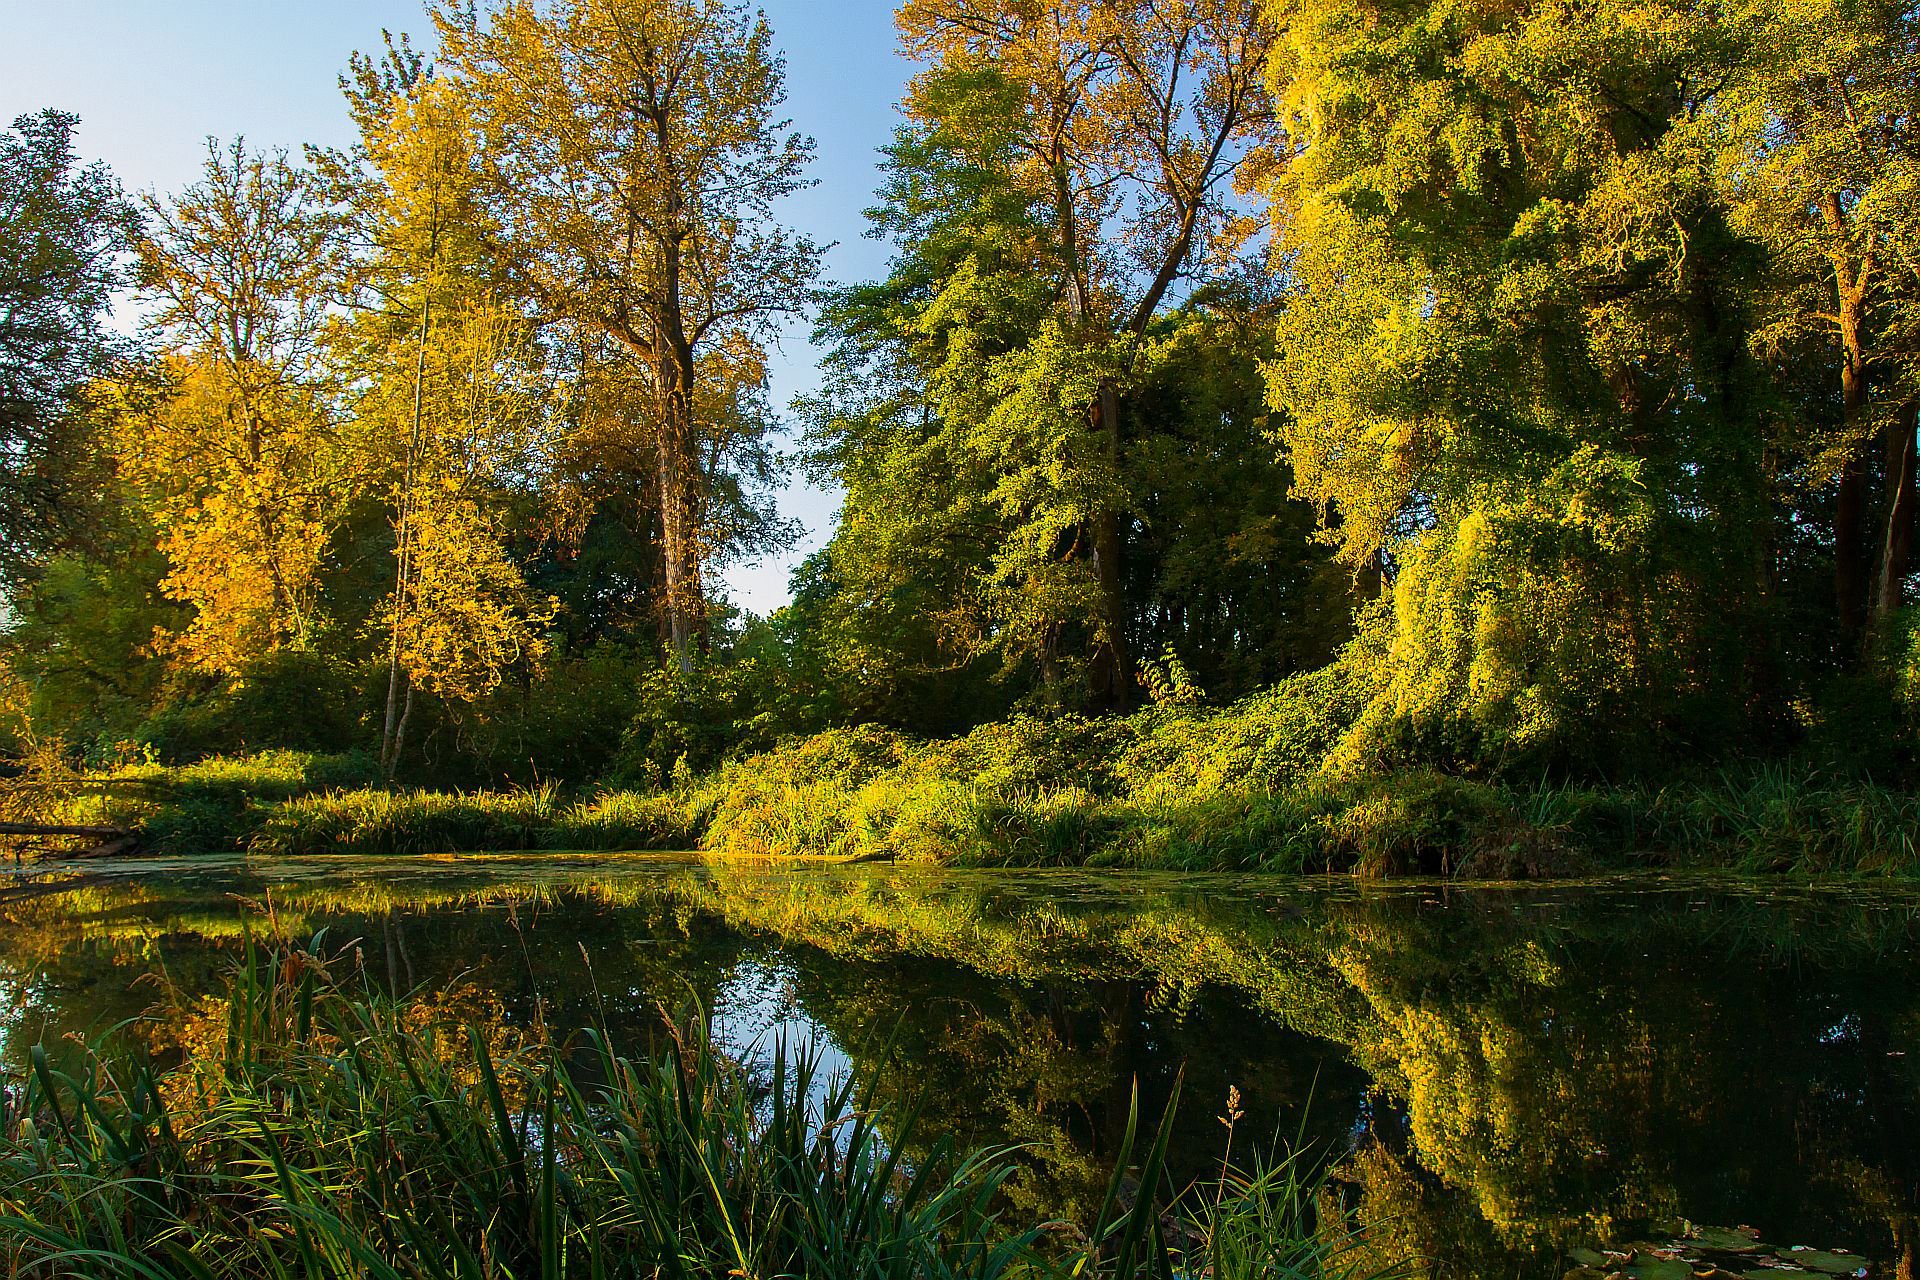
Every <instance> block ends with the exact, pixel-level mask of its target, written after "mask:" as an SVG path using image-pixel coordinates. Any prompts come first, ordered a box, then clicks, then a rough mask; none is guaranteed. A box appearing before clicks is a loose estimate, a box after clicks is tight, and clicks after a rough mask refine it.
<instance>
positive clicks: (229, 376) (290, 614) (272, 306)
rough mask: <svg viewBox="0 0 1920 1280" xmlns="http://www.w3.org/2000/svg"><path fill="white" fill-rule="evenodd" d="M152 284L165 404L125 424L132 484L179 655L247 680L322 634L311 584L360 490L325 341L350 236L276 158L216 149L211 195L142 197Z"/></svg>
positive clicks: (210, 156)
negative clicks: (348, 499)
mask: <svg viewBox="0 0 1920 1280" xmlns="http://www.w3.org/2000/svg"><path fill="white" fill-rule="evenodd" d="M140 203H141V207H142V214H143V222H144V225H143V227H142V230H141V234H140V237H139V239H138V241H137V248H138V251H139V260H140V280H141V284H142V286H143V290H144V293H145V296H146V298H147V299H148V300H149V301H150V302H151V303H153V304H154V310H153V312H152V314H151V316H150V320H149V323H150V325H151V327H152V328H153V330H154V331H155V332H157V333H158V334H159V335H160V336H161V338H162V340H163V341H164V342H165V343H166V344H167V347H168V353H167V355H166V356H165V358H164V360H163V361H162V365H161V370H162V378H161V381H162V384H163V388H164V389H163V391H162V393H161V394H160V395H158V396H143V397H140V398H139V400H138V402H137V403H136V402H135V401H134V400H133V399H132V398H128V400H127V401H126V403H125V404H124V405H123V406H122V408H123V412H121V413H119V414H118V415H117V421H118V424H119V430H118V432H117V452H118V456H119V462H120V465H121V468H122V471H123V473H124V475H125V476H126V478H127V479H128V480H129V482H130V483H131V484H132V486H133V487H134V489H135V491H136V492H138V493H139V494H141V495H142V496H143V498H144V499H145V500H146V503H147V504H148V506H149V507H150V510H151V514H152V519H153V521H154V524H155V526H156V528H157V529H158V531H159V534H160V540H161V547H162V549H163V550H164V551H165V552H166V555H167V558H168V562H169V565H170V572H169V574H168V575H167V578H166V580H165V582H164V583H163V586H164V587H165V589H166V591H167V593H168V594H169V595H171V596H173V597H174V598H175V599H178V600H181V601H184V602H186V603H188V604H190V605H192V606H193V609H194V615H193V620H192V622H191V623H190V624H189V625H188V627H187V628H186V630H185V631H184V632H183V633H181V634H180V635H178V636H175V637H172V638H171V640H170V644H171V645H172V647H173V648H174V649H175V651H176V652H177V653H178V654H179V655H180V656H181V657H182V658H183V659H185V660H186V661H187V662H188V663H190V664H191V665H192V666H193V667H195V668H198V669H200V670H203V671H208V672H214V673H220V674H226V675H238V674H240V673H241V672H242V671H244V670H245V668H246V666H247V664H248V663H249V662H250V661H251V660H253V659H255V658H258V657H260V656H263V655H264V654H267V653H270V652H272V651H274V650H277V649H280V648H283V647H286V646H301V645H304V644H305V643H307V641H308V640H309V639H310V638H311V636H312V633H313V630H314V627H315V625H316V621H317V618H316V607H315V605H316V601H315V596H316V590H317V574H318V569H319V565H320V559H321V555H322V553H323V551H324V549H325V546H326V542H327V538H328V536H329V533H330V531H331V529H332V528H333V526H334V524H335V522H336V521H337V519H338V517H339V514H340V512H341V510H342V506H343V503H344V501H345V496H346V494H347V493H348V492H349V490H350V488H351V486H350V484H348V483H347V482H346V477H345V475H344V474H343V470H342V469H343V467H344V466H345V465H346V460H345V458H344V456H343V454H342V452H341V451H340V450H339V449H338V448H337V447H336V439H335V433H334V424H333V421H332V414H331V405H330V403H329V396H328V394H327V389H326V386H325V381H324V378H323V376H322V375H321V373H320V372H319V370H318V368H317V365H316V361H315V351H316V340H317V337H318V334H319V331H320V328H321V326H322V323H323V321H324V318H325V313H326V309H327V304H328V301H329V299H330V298H331V297H332V295H333V291H334V288H335V282H336V281H337V279H338V269H339V266H340V262H341V252H342V251H341V247H340V241H339V238H338V235H337V232H338V222H337V220H336V218H335V217H334V216H333V214H332V212H331V211H330V210H329V209H328V208H327V207H326V206H325V205H324V203H323V202H321V201H320V200H319V199H318V198H317V196H316V194H315V192H314V189H313V187H312V184H311V181H310V179H309V177H308V175H307V174H306V173H305V172H303V171H302V170H300V169H297V168H295V167H294V166H293V165H291V164H289V163H288V161H287V158H286V156H285V155H284V154H281V153H278V152H268V153H260V152H252V151H249V150H248V149H247V147H246V145H245V143H244V142H242V141H238V140H236V141H235V142H233V143H232V144H230V145H227V146H220V145H217V144H214V143H212V142H209V144H208V152H207V160H206V164H205V167H204V170H203V173H202V177H201V180H200V181H199V182H198V183H197V184H195V185H194V186H192V187H190V188H188V189H187V191H185V192H184V193H182V194H181V195H180V196H179V197H178V198H177V199H175V200H167V199H165V198H163V197H161V196H159V195H157V194H153V193H149V194H147V195H146V196H144V197H143V198H142V199H141V202H140Z"/></svg>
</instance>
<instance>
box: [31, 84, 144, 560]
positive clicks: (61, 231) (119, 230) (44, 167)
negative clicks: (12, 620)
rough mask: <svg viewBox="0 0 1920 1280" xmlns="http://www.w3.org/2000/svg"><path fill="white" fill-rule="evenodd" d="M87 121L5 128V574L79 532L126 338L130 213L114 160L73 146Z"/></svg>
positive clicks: (55, 117)
mask: <svg viewBox="0 0 1920 1280" xmlns="http://www.w3.org/2000/svg"><path fill="white" fill-rule="evenodd" d="M78 124H79V120H78V119H77V118H76V117H74V116H72V115H69V114H67V113H65V112H60V111H52V110H48V111H42V112H40V113H38V114H36V115H23V116H20V117H18V118H17V119H15V120H14V122H13V126H12V127H11V128H10V129H7V130H5V131H3V132H0V192H5V195H4V196H0V315H4V316H5V320H4V322H0V570H4V575H5V580H6V583H7V592H6V594H7V595H8V596H9V597H11V596H12V595H13V592H14V588H15V587H16V586H17V584H18V580H19V577H20V575H21V574H22V571H23V570H24V569H26V568H27V567H28V566H29V565H30V564H32V563H33V561H34V560H36V559H37V558H38V557H40V556H43V555H45V554H47V553H49V552H51V551H57V550H60V549H61V548H62V544H63V543H65V542H67V541H69V540H70V539H71V538H72V537H73V535H74V534H76V533H77V532H79V531H80V528H81V526H82V525H83V524H84V519H85V515H86V510H85V508H86V507H87V506H88V505H90V501H89V500H90V498H91V495H90V494H89V493H88V492H87V485H88V483H89V482H91V481H97V479H98V477H97V475H96V474H95V473H94V468H93V467H92V466H90V465H89V460H88V452H89V450H88V448H87V446H88V445H89V444H90V443H91V433H90V431H89V430H88V424H87V422H86V418H85V414H84V413H83V411H82V410H83V405H82V401H83V397H84V393H85V390H86V388H87V386H88V385H89V384H90V383H91V382H92V381H93V380H94V379H96V378H99V377H101V376H102V375H103V374H105V373H106V372H107V371H108V368H109V367H110V365H111V362H112V360H113V358H114V356H115V355H116V354H117V353H118V349H119V347H120V345H121V344H119V343H117V342H116V341H115V340H114V339H113V337H112V336H111V334H110V333H109V332H108V330H107V327H106V318H107V311H108V307H109V303H110V298H111V295H112V293H113V290H114V289H116V288H118V287H120V286H121V285H122V284H123V283H124V271H123V266H124V264H123V261H122V257H123V254H124V251H125V248H126V244H127V239H128V230H129V222H130V213H131V210H130V209H129V207H128V206H127V204H126V202H125V200H124V199H123V198H122V196H121V194H120V189H119V185H118V184H117V183H116V182H115V181H114V179H113V175H112V174H111V173H109V172H108V171H107V169H106V166H105V165H102V164H98V163H95V164H90V165H82V164H81V163H80V162H79V160H78V158H77V157H76V156H75V155H74V152H73V132H74V129H75V127H76V126H77V125H78Z"/></svg>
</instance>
